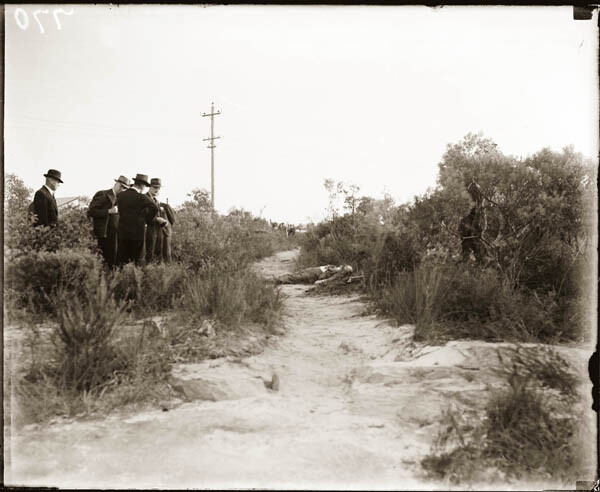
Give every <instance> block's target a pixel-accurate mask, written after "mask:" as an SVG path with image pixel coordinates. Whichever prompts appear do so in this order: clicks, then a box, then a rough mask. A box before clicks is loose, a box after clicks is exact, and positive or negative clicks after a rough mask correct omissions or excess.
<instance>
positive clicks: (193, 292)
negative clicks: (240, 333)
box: [183, 268, 282, 327]
mask: <svg viewBox="0 0 600 492" xmlns="http://www.w3.org/2000/svg"><path fill="white" fill-rule="evenodd" d="M281 306H282V300H281V297H280V294H279V289H278V288H277V287H276V286H274V285H272V284H271V283H269V282H267V281H266V280H264V279H262V278H260V277H259V276H258V275H257V274H256V273H254V272H253V271H251V270H250V269H249V268H245V269H242V270H241V271H238V272H236V273H230V274H228V275H223V274H222V273H221V272H220V271H219V270H217V269H210V270H208V271H206V272H202V274H199V275H197V276H196V277H194V278H192V279H191V280H190V282H189V283H188V284H187V290H186V293H185V297H184V301H183V307H184V310H185V311H186V313H188V315H189V316H190V317H191V318H192V320H195V321H198V320H200V319H203V318H206V317H210V318H213V319H215V320H217V321H219V322H220V323H222V324H224V325H227V326H231V327H236V326H239V325H240V323H241V322H242V321H252V322H256V323H261V324H263V325H265V326H271V325H272V324H273V323H274V322H275V321H276V319H277V313H278V311H279V310H280V308H281Z"/></svg>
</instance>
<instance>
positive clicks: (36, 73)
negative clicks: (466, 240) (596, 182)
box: [5, 5, 598, 223]
mask: <svg viewBox="0 0 600 492" xmlns="http://www.w3.org/2000/svg"><path fill="white" fill-rule="evenodd" d="M17 7H18V8H21V9H22V10H23V11H25V13H26V14H27V18H28V20H29V25H28V26H27V28H26V29H22V28H20V27H19V26H18V25H17V22H16V20H15V9H16V8H17ZM62 8H64V9H65V10H67V11H69V10H71V9H72V10H73V13H72V15H70V16H66V15H60V14H59V17H58V18H59V20H60V23H61V29H60V30H59V29H57V24H56V22H55V20H54V17H53V15H52V11H53V7H52V6H50V5H43V6H38V7H35V6H28V5H19V6H7V7H6V14H5V23H6V58H5V172H15V173H17V174H18V175H19V176H20V177H21V178H23V179H24V180H25V182H26V183H27V185H28V186H30V187H32V188H34V189H37V188H39V187H40V186H41V184H42V183H43V177H42V175H43V174H44V173H45V172H46V171H47V170H48V168H57V169H59V170H61V171H62V173H63V180H64V181H65V183H64V184H63V185H62V187H61V188H60V189H59V191H58V193H57V196H74V195H88V196H91V195H92V194H93V193H94V192H95V191H97V190H98V189H105V188H108V187H110V186H112V184H113V179H114V178H117V177H118V176H119V175H120V174H125V175H127V176H129V177H133V176H135V174H136V173H144V174H148V175H149V176H150V177H160V178H162V179H163V190H162V197H163V198H169V203H171V204H174V205H177V204H180V203H182V202H183V201H184V200H185V199H186V194H187V193H188V192H190V191H191V190H192V189H193V188H206V189H210V150H209V149H208V148H207V147H206V145H207V142H203V141H202V139H203V138H207V137H208V136H209V135H210V120H209V118H202V117H201V114H202V113H203V112H209V110H210V104H211V102H212V101H214V103H215V109H217V110H221V112H222V114H221V115H220V116H217V117H216V118H215V135H221V136H222V137H223V138H222V139H221V140H217V141H216V143H217V148H216V149H215V150H216V152H215V168H216V172H215V181H216V186H215V201H216V208H217V209H218V210H219V211H220V212H226V211H227V210H228V209H229V208H230V207H233V206H235V207H243V208H244V209H246V210H250V211H252V212H253V213H255V214H257V215H258V214H259V213H261V210H262V216H263V217H265V218H270V219H273V220H278V221H285V222H296V223H298V222H305V221H307V219H312V220H319V219H320V218H321V217H322V216H323V215H324V213H325V208H326V206H327V194H326V191H325V189H324V187H323V182H324V180H325V179H326V178H332V179H334V180H336V181H337V180H343V181H346V182H352V183H355V184H357V185H358V186H360V188H361V194H366V195H370V196H374V197H377V198H379V197H381V196H382V193H383V192H384V191H387V192H389V193H390V194H391V195H392V196H393V197H394V198H395V199H396V200H397V201H398V202H405V201H408V200H410V199H412V197H413V196H414V195H416V194H421V193H423V192H424V191H425V190H426V189H427V188H428V187H432V186H434V185H435V179H436V175H437V169H438V168H437V164H438V163H439V161H440V159H441V157H442V154H443V153H444V151H445V148H446V144H448V143H454V142H457V141H458V140H459V139H461V138H462V137H463V136H464V135H465V134H467V133H468V132H478V131H482V132H483V133H484V135H485V136H486V137H490V138H492V139H493V140H495V141H496V142H497V143H498V145H499V146H500V149H501V150H502V151H503V152H504V153H506V154H513V155H519V156H527V155H529V154H531V153H534V152H536V151H538V150H540V149H541V148H542V147H545V146H549V147H551V148H553V149H555V150H560V149H561V148H562V147H563V146H565V145H568V144H573V145H575V149H576V150H577V151H580V152H583V153H584V154H586V155H588V156H597V154H598V142H597V130H598V109H597V108H598V87H597V73H598V72H597V47H598V32H597V27H596V26H597V22H598V21H597V12H595V13H594V18H593V19H592V20H590V21H574V20H573V15H572V8H571V7H455V8H448V7H445V8H442V9H431V8H427V7H372V6H371V7H358V6H356V7H318V6H317V7H310V6H303V7H276V6H213V7H208V8H205V7H202V6H142V5H137V6H121V7H116V6H109V5H99V6H92V5H86V6H78V5H69V6H66V7H64V6H63V7H62ZM38 9H48V10H49V13H48V14H47V15H46V14H43V13H42V14H38V18H39V20H40V22H41V24H42V28H43V29H44V33H41V32H40V27H39V25H38V24H37V22H36V21H35V18H34V15H33V14H34V11H35V10H38ZM18 15H19V21H20V22H21V25H24V22H25V21H24V18H25V16H24V14H23V12H22V11H20V12H19V13H18Z"/></svg>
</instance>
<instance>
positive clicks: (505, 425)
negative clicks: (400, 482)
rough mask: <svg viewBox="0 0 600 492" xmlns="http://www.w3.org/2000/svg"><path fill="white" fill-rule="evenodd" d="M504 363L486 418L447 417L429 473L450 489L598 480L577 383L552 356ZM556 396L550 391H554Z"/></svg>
mask: <svg viewBox="0 0 600 492" xmlns="http://www.w3.org/2000/svg"><path fill="white" fill-rule="evenodd" d="M512 352H513V353H512V354H511V353H507V354H505V356H504V359H503V360H504V365H503V368H502V369H501V370H500V375H501V376H502V381H503V382H504V384H503V386H502V387H500V388H497V389H494V390H493V391H492V394H491V397H490V399H489V401H488V403H487V405H486V407H485V409H484V413H483V418H477V415H472V416H468V417H466V416H464V415H460V414H458V413H457V412H456V411H453V410H447V411H446V412H445V415H444V418H443V422H442V426H441V431H440V433H439V435H438V437H437V439H436V442H435V445H434V447H433V449H432V452H431V453H430V454H429V455H428V456H426V457H425V458H424V459H423V460H422V463H421V464H422V466H423V468H424V470H425V471H426V472H427V473H428V474H429V475H430V476H431V477H435V478H437V479H441V480H444V481H448V482H449V483H452V484H460V483H467V482H474V481H475V482H479V483H488V484H489V483H490V482H491V483H507V482H509V481H510V480H512V479H527V480H530V481H531V480H539V481H547V482H554V483H556V482H560V483H563V484H565V485H568V486H571V487H572V486H573V481H574V480H575V479H576V477H592V476H593V475H594V463H593V461H594V460H593V457H592V454H593V453H589V449H588V450H587V452H586V450H585V449H583V448H584V447H585V446H582V442H585V436H586V435H587V434H588V433H590V432H592V429H591V428H590V427H591V426H590V422H589V421H588V420H586V419H585V417H584V415H585V412H584V411H582V410H583V408H582V405H583V403H582V400H583V399H582V397H581V395H580V394H579V393H578V391H577V385H576V384H575V383H576V381H577V380H578V378H577V376H576V375H575V374H574V373H573V372H572V370H571V369H569V365H568V364H567V362H566V361H565V360H564V359H562V358H561V357H560V355H558V354H557V353H556V352H554V351H552V350H551V349H546V350H542V351H539V350H534V349H529V350H525V349H523V348H522V347H521V348H518V349H516V350H513V351H512ZM551 390H553V391H551Z"/></svg>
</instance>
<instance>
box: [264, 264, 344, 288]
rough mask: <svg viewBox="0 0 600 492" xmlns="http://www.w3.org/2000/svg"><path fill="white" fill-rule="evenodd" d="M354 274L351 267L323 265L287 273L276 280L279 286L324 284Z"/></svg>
mask: <svg viewBox="0 0 600 492" xmlns="http://www.w3.org/2000/svg"><path fill="white" fill-rule="evenodd" d="M351 273H352V267H351V266H350V265H341V266H335V265H322V266H318V267H310V268H305V269H304V270H299V271H297V272H294V273H286V274H284V275H280V276H279V277H277V278H275V283H277V284H317V285H320V284H323V283H326V282H330V281H333V280H337V279H339V278H342V277H344V276H346V275H349V274H351Z"/></svg>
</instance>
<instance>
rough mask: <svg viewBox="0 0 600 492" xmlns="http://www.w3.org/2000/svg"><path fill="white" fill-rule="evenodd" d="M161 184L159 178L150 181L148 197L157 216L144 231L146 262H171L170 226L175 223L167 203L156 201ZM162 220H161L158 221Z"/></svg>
mask: <svg viewBox="0 0 600 492" xmlns="http://www.w3.org/2000/svg"><path fill="white" fill-rule="evenodd" d="M161 186H162V182H161V180H160V178H152V179H151V180H150V190H148V197H150V199H151V200H152V201H154V203H155V204H156V206H157V207H158V215H157V216H156V218H155V219H154V220H153V221H152V223H151V224H149V225H148V228H147V229H146V261H147V262H148V263H149V262H151V261H159V260H163V261H165V262H169V261H171V226H172V225H173V224H174V223H175V213H174V212H173V209H172V208H171V207H170V206H169V204H168V203H162V202H161V201H160V200H159V199H158V195H159V193H160V189H161ZM159 219H162V220H159Z"/></svg>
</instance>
